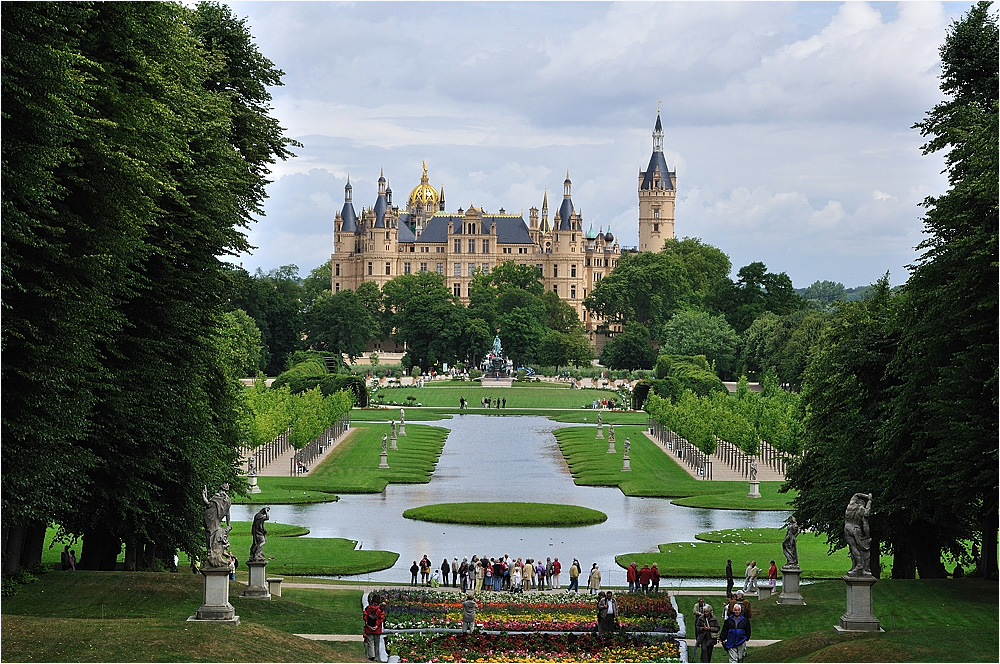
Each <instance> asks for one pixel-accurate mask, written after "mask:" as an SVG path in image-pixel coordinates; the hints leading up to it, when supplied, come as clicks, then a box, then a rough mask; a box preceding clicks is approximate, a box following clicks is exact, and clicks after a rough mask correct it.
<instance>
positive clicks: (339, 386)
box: [319, 374, 368, 408]
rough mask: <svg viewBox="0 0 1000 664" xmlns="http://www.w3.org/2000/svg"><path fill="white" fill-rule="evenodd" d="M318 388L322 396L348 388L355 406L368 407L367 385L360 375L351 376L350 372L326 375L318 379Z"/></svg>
mask: <svg viewBox="0 0 1000 664" xmlns="http://www.w3.org/2000/svg"><path fill="white" fill-rule="evenodd" d="M319 389H320V392H322V393H323V396H330V395H331V394H335V393H337V392H340V391H341V390H348V391H350V392H351V395H352V396H353V397H354V405H355V406H358V407H359V408H367V407H368V387H367V386H366V385H365V380H364V379H363V378H361V377H360V376H352V375H351V374H334V375H332V376H326V377H325V378H323V379H322V380H320V381H319Z"/></svg>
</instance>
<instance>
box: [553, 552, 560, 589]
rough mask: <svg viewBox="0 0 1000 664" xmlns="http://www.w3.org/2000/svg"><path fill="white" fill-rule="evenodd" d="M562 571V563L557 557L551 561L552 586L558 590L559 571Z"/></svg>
mask: <svg viewBox="0 0 1000 664" xmlns="http://www.w3.org/2000/svg"><path fill="white" fill-rule="evenodd" d="M560 572H562V563H560V562H559V558H558V557H557V558H556V559H555V560H553V561H552V584H553V585H552V587H553V588H555V589H556V590H559V573H560Z"/></svg>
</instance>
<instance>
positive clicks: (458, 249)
mask: <svg viewBox="0 0 1000 664" xmlns="http://www.w3.org/2000/svg"><path fill="white" fill-rule="evenodd" d="M455 253H456V254H460V253H462V241H461V240H455Z"/></svg>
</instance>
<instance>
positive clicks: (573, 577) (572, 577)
mask: <svg viewBox="0 0 1000 664" xmlns="http://www.w3.org/2000/svg"><path fill="white" fill-rule="evenodd" d="M566 592H568V593H578V592H580V562H579V561H578V560H577V559H576V558H574V559H573V564H572V565H570V566H569V588H567V589H566Z"/></svg>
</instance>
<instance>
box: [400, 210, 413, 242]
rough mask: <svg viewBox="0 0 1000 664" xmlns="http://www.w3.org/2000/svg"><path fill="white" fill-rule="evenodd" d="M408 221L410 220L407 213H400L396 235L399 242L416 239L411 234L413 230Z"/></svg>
mask: <svg viewBox="0 0 1000 664" xmlns="http://www.w3.org/2000/svg"><path fill="white" fill-rule="evenodd" d="M404 217H405V219H404ZM409 221H410V215H408V214H404V215H400V217H399V224H398V228H399V234H398V235H397V239H398V240H399V241H400V242H413V241H414V240H415V239H416V237H415V236H414V235H413V231H411V230H410V224H409Z"/></svg>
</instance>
